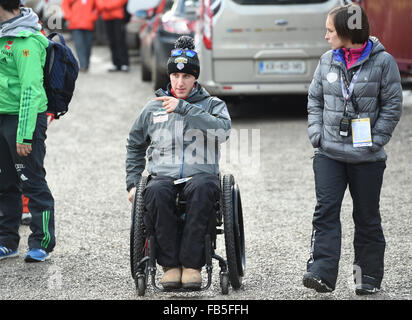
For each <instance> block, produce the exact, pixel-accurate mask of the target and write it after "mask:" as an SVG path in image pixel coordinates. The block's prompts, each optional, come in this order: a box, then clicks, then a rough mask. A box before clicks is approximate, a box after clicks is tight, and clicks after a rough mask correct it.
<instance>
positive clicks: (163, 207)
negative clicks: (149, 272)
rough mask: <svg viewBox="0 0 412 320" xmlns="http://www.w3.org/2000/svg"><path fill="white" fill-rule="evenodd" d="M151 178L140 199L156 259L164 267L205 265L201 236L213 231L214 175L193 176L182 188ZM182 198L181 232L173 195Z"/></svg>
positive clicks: (162, 178) (216, 183) (164, 179)
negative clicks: (152, 237)
mask: <svg viewBox="0 0 412 320" xmlns="http://www.w3.org/2000/svg"><path fill="white" fill-rule="evenodd" d="M174 180H175V179H173V178H170V177H165V176H155V177H153V178H152V179H151V180H150V181H149V182H148V184H147V187H146V189H145V192H144V199H145V204H146V209H147V213H148V216H149V219H150V221H151V222H150V224H151V225H152V227H153V229H154V233H155V238H156V243H157V246H156V248H157V251H156V258H157V261H158V263H159V264H160V265H162V266H164V267H176V266H179V265H183V266H185V267H186V268H195V269H199V268H201V267H202V266H203V265H204V264H205V236H206V234H208V233H209V234H210V233H211V232H214V230H215V229H216V210H215V204H216V202H217V201H218V200H219V197H220V184H219V179H218V177H217V176H215V175H210V174H203V173H201V174H197V175H194V176H193V178H192V179H191V180H189V181H187V182H186V183H185V184H184V185H181V186H179V185H174V184H173V181H174ZM178 193H179V194H180V196H183V197H184V198H185V199H186V212H185V213H186V218H185V223H184V226H183V230H181V233H180V232H179V219H180V217H179V216H178V214H177V212H176V197H177V194H178Z"/></svg>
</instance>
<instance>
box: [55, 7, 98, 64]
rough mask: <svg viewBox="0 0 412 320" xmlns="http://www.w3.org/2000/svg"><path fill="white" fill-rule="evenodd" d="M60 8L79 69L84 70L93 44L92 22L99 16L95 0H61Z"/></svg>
mask: <svg viewBox="0 0 412 320" xmlns="http://www.w3.org/2000/svg"><path fill="white" fill-rule="evenodd" d="M62 10H63V13H64V18H65V19H66V20H67V21H68V22H69V30H71V31H72V36H73V40H74V45H75V47H76V52H77V57H78V58H79V63H80V71H82V72H86V71H88V69H89V61H90V54H91V51H92V46H93V30H94V23H95V21H96V20H97V18H98V17H99V15H98V12H97V8H96V3H95V0H63V1H62Z"/></svg>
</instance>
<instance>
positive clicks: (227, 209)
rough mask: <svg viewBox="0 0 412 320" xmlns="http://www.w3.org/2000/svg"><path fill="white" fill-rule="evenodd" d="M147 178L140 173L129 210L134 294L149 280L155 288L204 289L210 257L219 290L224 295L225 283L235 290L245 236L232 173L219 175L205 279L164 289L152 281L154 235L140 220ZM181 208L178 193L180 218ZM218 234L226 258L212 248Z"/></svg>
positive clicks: (241, 269)
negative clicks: (216, 271)
mask: <svg viewBox="0 0 412 320" xmlns="http://www.w3.org/2000/svg"><path fill="white" fill-rule="evenodd" d="M148 179H150V177H145V176H143V177H142V178H141V180H140V182H139V184H138V185H137V186H136V193H135V196H134V199H133V203H132V212H131V228H130V229H131V230H130V267H131V273H132V278H133V279H134V282H135V285H136V290H137V293H138V295H139V296H144V295H145V292H146V289H147V287H148V284H149V280H150V282H151V285H152V287H153V288H154V290H155V291H156V292H170V291H174V292H187V291H204V290H207V289H209V287H210V285H211V283H212V270H213V265H212V259H216V260H217V261H218V262H219V267H220V273H219V277H220V288H221V291H222V294H224V295H226V294H228V293H229V285H231V286H232V288H233V289H235V290H237V289H239V288H240V287H241V285H242V279H243V277H244V274H245V266H246V259H245V236H244V228H243V213H242V204H241V198H240V191H239V188H238V185H237V184H236V183H235V180H234V177H233V175H231V174H225V175H223V176H221V175H219V180H220V186H221V195H220V199H219V201H218V202H217V203H216V205H215V210H216V233H215V236H214V239H212V238H211V235H209V234H207V235H206V237H205V258H206V259H205V261H206V264H205V267H206V272H207V283H206V285H204V286H203V287H201V288H199V289H187V288H178V289H164V288H160V287H159V286H158V285H157V283H156V245H155V241H156V240H155V238H154V235H151V236H150V237H149V236H148V232H147V226H146V225H145V220H144V217H145V214H146V212H145V205H144V199H143V191H144V189H145V187H146V184H147V182H148ZM184 210H185V201H184V199H181V198H179V195H178V196H177V199H176V214H177V215H178V216H179V217H180V218H182V219H183V218H184V215H185V213H184ZM182 223H184V221H183V222H182ZM219 235H224V241H225V249H226V260H225V259H224V258H222V257H221V256H219V255H217V254H216V252H215V250H216V238H217V236H219Z"/></svg>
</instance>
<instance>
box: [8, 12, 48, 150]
mask: <svg viewBox="0 0 412 320" xmlns="http://www.w3.org/2000/svg"><path fill="white" fill-rule="evenodd" d="M38 21H39V19H38V17H37V15H36V14H35V13H34V12H33V11H32V10H31V9H29V8H21V14H20V15H18V16H17V17H15V18H13V19H10V20H8V21H5V22H3V23H1V24H0V114H8V115H18V116H19V123H18V128H17V139H16V140H17V141H16V142H18V143H23V144H31V142H32V138H33V131H34V129H35V127H36V120H37V114H38V113H41V112H44V111H46V109H47V96H46V92H45V90H44V87H43V67H44V63H45V61H46V48H47V47H48V45H49V42H48V40H47V38H46V37H45V36H44V35H43V34H42V33H41V32H40V30H41V26H40V25H39V23H38Z"/></svg>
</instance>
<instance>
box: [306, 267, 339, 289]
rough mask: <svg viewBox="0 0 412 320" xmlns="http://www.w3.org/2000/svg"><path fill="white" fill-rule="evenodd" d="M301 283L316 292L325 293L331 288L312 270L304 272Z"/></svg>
mask: <svg viewBox="0 0 412 320" xmlns="http://www.w3.org/2000/svg"><path fill="white" fill-rule="evenodd" d="M303 285H304V286H305V287H306V288H309V289H314V290H316V292H320V293H327V292H332V291H333V289H332V288H330V287H329V286H328V285H327V284H326V283H325V282H324V281H323V280H322V279H321V278H320V277H319V276H318V275H316V274H313V273H312V272H306V273H305V275H304V276H303Z"/></svg>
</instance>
